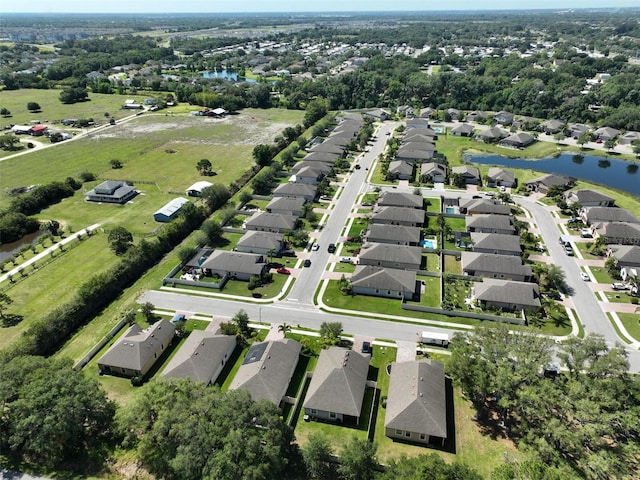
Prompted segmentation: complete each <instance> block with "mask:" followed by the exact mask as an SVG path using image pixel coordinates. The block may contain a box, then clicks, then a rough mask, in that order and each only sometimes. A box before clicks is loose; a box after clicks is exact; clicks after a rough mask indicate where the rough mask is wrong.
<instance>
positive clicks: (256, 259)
mask: <svg viewBox="0 0 640 480" xmlns="http://www.w3.org/2000/svg"><path fill="white" fill-rule="evenodd" d="M265 265H266V262H265V261H264V256H263V255H256V254H254V253H244V252H229V251H227V250H216V251H214V252H213V253H212V254H211V255H209V258H207V259H206V260H205V261H204V263H203V264H202V268H208V269H211V270H219V271H223V272H239V273H247V274H250V275H260V273H262V270H263V269H264V267H265Z"/></svg>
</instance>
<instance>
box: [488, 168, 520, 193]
mask: <svg viewBox="0 0 640 480" xmlns="http://www.w3.org/2000/svg"><path fill="white" fill-rule="evenodd" d="M515 185H516V175H515V173H513V172H512V171H510V170H505V169H504V168H500V167H491V168H490V169H489V172H488V173H487V186H488V187H507V188H511V187H514V186H515Z"/></svg>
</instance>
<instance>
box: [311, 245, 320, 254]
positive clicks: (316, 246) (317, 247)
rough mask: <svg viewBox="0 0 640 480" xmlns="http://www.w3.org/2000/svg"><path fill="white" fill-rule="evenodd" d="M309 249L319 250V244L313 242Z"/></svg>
mask: <svg viewBox="0 0 640 480" xmlns="http://www.w3.org/2000/svg"><path fill="white" fill-rule="evenodd" d="M311 250H313V251H314V252H317V251H318V250H320V244H319V243H314V244H313V247H311Z"/></svg>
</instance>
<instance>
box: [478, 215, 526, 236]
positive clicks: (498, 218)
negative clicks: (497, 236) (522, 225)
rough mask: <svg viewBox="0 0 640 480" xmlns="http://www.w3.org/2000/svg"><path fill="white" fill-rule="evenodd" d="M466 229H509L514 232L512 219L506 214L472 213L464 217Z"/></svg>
mask: <svg viewBox="0 0 640 480" xmlns="http://www.w3.org/2000/svg"><path fill="white" fill-rule="evenodd" d="M466 221H467V229H470V228H491V229H496V230H511V231H514V232H515V227H514V226H513V221H512V220H511V217H509V216H507V215H473V216H472V217H466Z"/></svg>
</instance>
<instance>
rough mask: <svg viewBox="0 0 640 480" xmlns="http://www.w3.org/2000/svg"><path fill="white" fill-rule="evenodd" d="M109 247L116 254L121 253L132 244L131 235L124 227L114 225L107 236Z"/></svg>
mask: <svg viewBox="0 0 640 480" xmlns="http://www.w3.org/2000/svg"><path fill="white" fill-rule="evenodd" d="M107 240H108V242H109V248H111V250H113V252H114V253H115V254H116V255H122V254H123V253H125V252H126V251H127V250H129V248H130V247H131V246H132V245H133V235H132V234H131V232H129V231H128V230H127V229H126V228H124V227H115V228H114V229H113V230H111V231H110V232H109V235H108V237H107Z"/></svg>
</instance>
